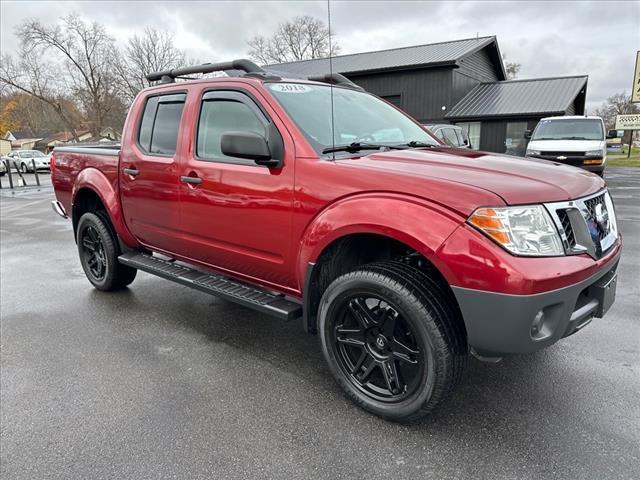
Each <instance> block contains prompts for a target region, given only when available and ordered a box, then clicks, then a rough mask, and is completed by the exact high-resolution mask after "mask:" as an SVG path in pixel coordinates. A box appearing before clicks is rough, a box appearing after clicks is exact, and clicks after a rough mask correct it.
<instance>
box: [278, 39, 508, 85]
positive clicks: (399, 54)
mask: <svg viewBox="0 0 640 480" xmlns="http://www.w3.org/2000/svg"><path fill="white" fill-rule="evenodd" d="M488 46H493V47H495V53H496V54H497V55H498V56H499V53H500V52H499V51H498V50H497V48H498V44H497V43H496V38H495V37H479V38H468V39H464V40H454V41H450V42H440V43H431V44H426V45H416V46H413V47H403V48H392V49H389V50H379V51H376V52H365V53H356V54H353V55H340V56H336V57H333V59H332V64H333V65H332V66H333V70H334V71H336V72H339V73H342V74H343V75H345V74H362V73H371V72H382V71H390V70H401V69H404V68H410V69H415V68H420V67H435V66H454V65H457V64H458V63H459V62H460V61H461V60H463V59H464V58H467V57H469V56H470V55H473V54H474V53H476V52H478V51H479V50H482V49H483V48H485V47H488ZM499 66H500V68H501V69H502V72H500V73H501V75H500V76H501V77H502V78H503V79H504V78H505V77H506V75H505V72H504V67H503V65H502V62H500V65H499ZM268 68H269V69H270V70H272V71H274V72H278V71H279V72H283V73H287V74H290V75H295V76H301V77H309V76H312V75H322V74H325V73H327V72H328V71H329V59H328V58H320V59H314V60H302V61H299V62H290V63H276V64H272V65H269V66H268Z"/></svg>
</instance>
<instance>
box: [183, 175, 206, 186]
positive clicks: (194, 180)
mask: <svg viewBox="0 0 640 480" xmlns="http://www.w3.org/2000/svg"><path fill="white" fill-rule="evenodd" d="M180 181H181V182H184V183H191V184H193V185H197V184H198V183H202V179H201V178H198V177H187V176H182V177H180Z"/></svg>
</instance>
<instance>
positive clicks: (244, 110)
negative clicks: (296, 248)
mask: <svg viewBox="0 0 640 480" xmlns="http://www.w3.org/2000/svg"><path fill="white" fill-rule="evenodd" d="M255 93H257V92H254V93H253V94H251V93H250V92H249V91H243V90H234V91H230V90H213V91H203V92H201V94H200V95H199V96H198V97H196V98H192V100H193V102H197V104H194V105H190V106H189V111H190V112H191V111H193V117H194V121H195V123H196V126H195V138H194V140H193V145H192V148H191V149H190V152H189V155H188V156H187V158H185V159H184V161H183V162H182V164H181V167H180V179H181V185H180V202H181V218H182V223H181V229H182V239H183V241H184V244H185V251H184V252H183V255H184V256H186V257H189V258H191V259H193V260H195V261H198V262H201V263H204V264H207V265H210V266H212V267H215V268H217V269H221V270H226V271H230V272H234V273H235V274H239V275H241V276H245V277H246V278H248V279H255V280H257V281H259V282H260V283H263V284H270V285H273V286H282V287H286V286H292V285H293V278H292V277H293V271H294V269H293V268H292V261H291V258H290V257H291V253H290V250H291V218H292V202H293V186H294V185H293V182H294V159H295V152H294V148H293V143H292V142H291V139H290V138H289V137H287V135H288V133H287V132H286V131H285V129H284V128H283V126H282V125H281V124H278V123H274V118H273V115H270V113H269V111H268V109H267V108H268V106H265V105H264V104H262V103H259V102H258V101H257V100H256V98H257V97H256V96H255ZM278 122H279V120H278ZM278 127H280V128H278ZM228 132H252V133H256V134H259V135H263V136H265V137H266V138H269V139H270V140H269V143H270V146H271V144H272V142H275V141H276V140H278V141H279V142H280V143H279V145H280V147H282V148H280V153H279V154H280V155H281V156H283V158H282V160H283V163H282V165H281V167H279V168H270V167H267V166H261V165H258V164H256V163H255V162H254V161H253V160H247V159H242V158H237V157H230V156H227V155H224V154H223V153H222V150H221V138H222V135H223V134H224V133H228ZM273 135H275V136H276V137H273Z"/></svg>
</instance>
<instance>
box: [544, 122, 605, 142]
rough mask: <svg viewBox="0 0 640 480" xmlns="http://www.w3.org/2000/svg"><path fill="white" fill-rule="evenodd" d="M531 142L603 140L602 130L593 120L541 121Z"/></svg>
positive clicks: (598, 123)
mask: <svg viewBox="0 0 640 480" xmlns="http://www.w3.org/2000/svg"><path fill="white" fill-rule="evenodd" d="M532 140H604V130H603V129H602V122H601V121H600V120H598V119H595V118H576V119H572V120H541V121H540V123H539V124H538V126H537V127H536V130H535V132H533V137H532Z"/></svg>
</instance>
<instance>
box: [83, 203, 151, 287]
mask: <svg viewBox="0 0 640 480" xmlns="http://www.w3.org/2000/svg"><path fill="white" fill-rule="evenodd" d="M76 235H77V236H76V242H77V244H78V254H79V255H80V263H81V265H82V269H83V270H84V273H85V275H86V276H87V279H88V280H89V281H90V282H91V284H92V285H93V286H94V287H95V288H97V289H98V290H103V291H112V290H118V289H121V288H124V287H126V286H127V285H129V284H130V283H131V282H133V280H134V279H135V278H136V273H137V272H138V271H137V270H136V269H135V268H131V267H127V266H125V265H122V264H121V263H120V262H119V261H118V256H119V255H120V245H119V243H118V237H117V236H116V234H115V231H114V228H113V226H112V225H111V222H110V220H109V216H108V215H107V214H106V212H88V213H85V214H83V215H82V217H80V220H79V221H78V226H77V229H76Z"/></svg>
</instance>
